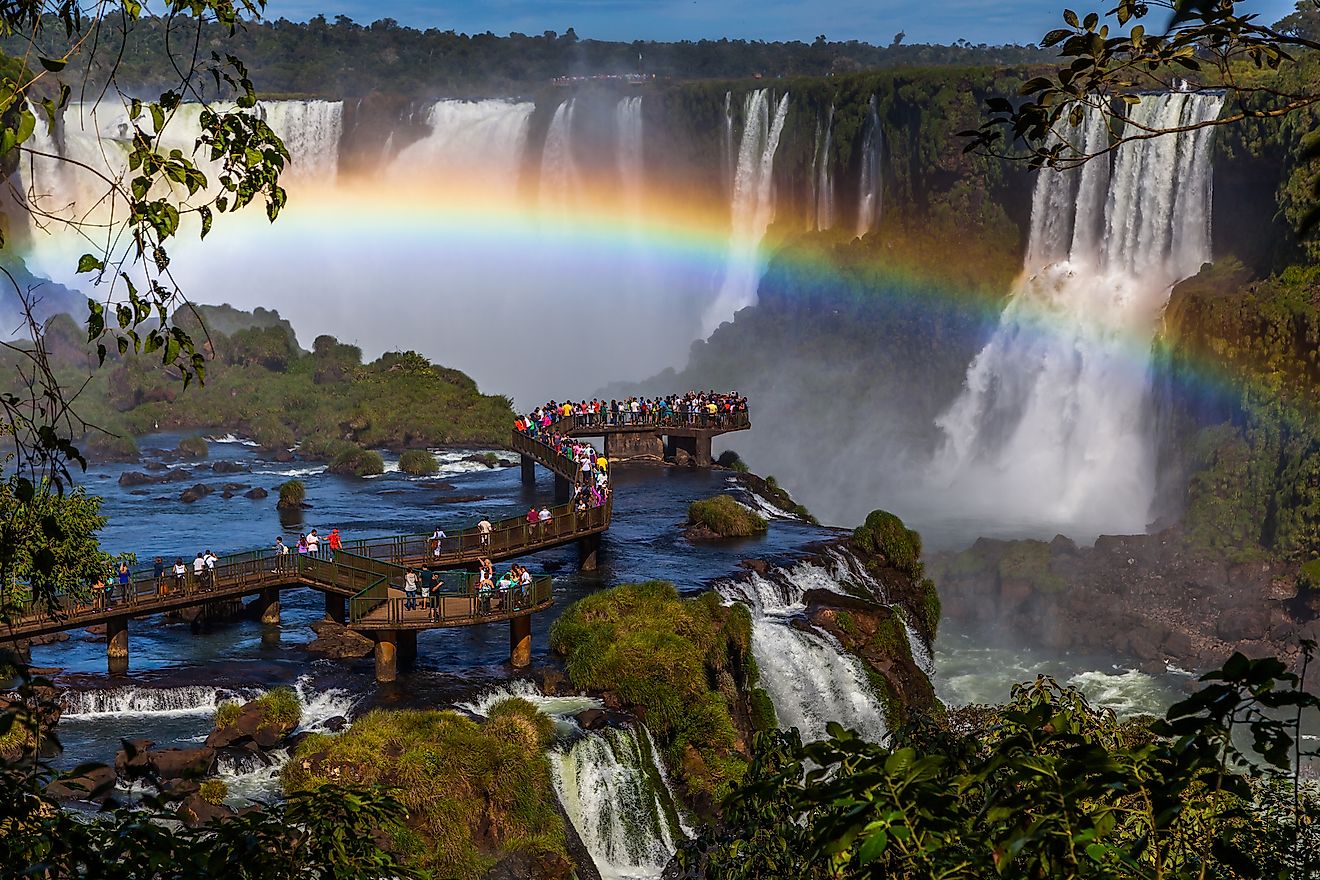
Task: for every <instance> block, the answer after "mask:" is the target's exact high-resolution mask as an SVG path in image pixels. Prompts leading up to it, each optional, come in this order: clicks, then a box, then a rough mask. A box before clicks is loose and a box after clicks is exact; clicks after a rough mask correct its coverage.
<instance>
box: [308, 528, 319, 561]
mask: <svg viewBox="0 0 1320 880" xmlns="http://www.w3.org/2000/svg"><path fill="white" fill-rule="evenodd" d="M320 549H321V536H320V535H318V534H316V529H312V530H311V531H310V532H308V534H307V552H308V554H310V555H312V556H315V555H316V554H317V553H318V552H320Z"/></svg>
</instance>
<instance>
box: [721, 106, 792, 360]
mask: <svg viewBox="0 0 1320 880" xmlns="http://www.w3.org/2000/svg"><path fill="white" fill-rule="evenodd" d="M787 115H788V95H787V94H785V95H784V96H783V97H781V98H780V99H779V102H778V104H774V102H773V98H772V96H771V94H770V90H769V89H757V90H755V91H753V92H751V93H749V94H748V95H747V99H746V101H745V105H744V112H743V131H742V140H741V141H740V142H739V145H738V156H737V164H736V170H735V172H734V176H733V204H732V212H731V213H732V232H731V236H730V243H729V257H728V261H727V262H726V264H725V269H724V280H723V283H722V284H721V285H720V290H719V293H718V294H717V295H716V297H715V302H714V303H713V304H712V305H711V307H710V309H709V310H707V312H706V315H705V318H704V320H703V328H704V335H706V336H709V335H710V334H711V333H713V332H714V331H715V328H717V327H719V325H720V324H722V323H724V322H725V321H727V320H729V319H730V318H731V317H733V315H734V313H735V312H737V311H738V310H739V309H742V308H744V307H746V306H749V305H751V304H753V303H754V302H756V286H757V284H758V283H759V282H760V280H761V269H762V265H761V254H760V246H761V239H762V238H764V237H765V231H766V229H768V228H769V226H770V221H771V220H772V219H774V165H775V152H776V151H777V150H778V149H779V136H780V134H781V133H782V132H783V130H784V120H785V118H786V117H787ZM726 118H727V117H726ZM730 141H732V135H730Z"/></svg>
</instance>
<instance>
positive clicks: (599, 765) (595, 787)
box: [549, 726, 683, 880]
mask: <svg viewBox="0 0 1320 880" xmlns="http://www.w3.org/2000/svg"><path fill="white" fill-rule="evenodd" d="M640 731H641V732H640V734H639V733H638V730H637V729H634V728H622V729H619V728H612V727H611V728H606V729H604V730H602V731H598V732H592V733H588V734H586V735H584V736H581V737H579V738H578V739H577V740H576V741H575V742H573V743H571V744H564V745H561V746H557V747H555V748H553V749H551V751H550V754H549V759H550V776H551V779H552V780H553V782H554V786H555V792H556V793H557V794H558V796H559V802H560V803H561V804H562V805H563V807H564V812H565V813H567V814H568V817H569V819H570V821H572V823H573V827H574V828H576V829H577V832H578V835H579V836H580V837H581V838H582V842H583V843H584V844H586V847H587V850H588V851H589V852H590V853H591V859H592V861H593V862H595V864H596V868H597V869H598V870H599V871H600V873H601V876H602V877H605V878H629V880H632V878H653V877H659V876H660V874H661V872H662V871H663V870H664V868H665V865H667V864H668V863H669V860H670V858H671V857H672V856H673V855H674V851H675V850H676V849H677V848H678V843H677V840H678V838H679V836H680V835H681V834H682V833H683V831H682V826H681V822H680V820H679V817H678V811H677V809H676V806H675V804H674V799H673V794H672V792H670V790H669V787H668V784H667V782H666V780H665V776H664V771H663V769H662V768H661V766H660V762H659V758H658V756H657V755H656V748H655V743H654V742H653V741H652V740H651V734H650V732H649V731H647V730H646V728H645V727H644V726H640Z"/></svg>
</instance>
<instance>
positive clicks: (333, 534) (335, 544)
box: [330, 529, 344, 553]
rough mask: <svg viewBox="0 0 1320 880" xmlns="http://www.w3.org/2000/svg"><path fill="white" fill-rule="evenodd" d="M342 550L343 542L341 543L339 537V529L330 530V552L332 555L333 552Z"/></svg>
mask: <svg viewBox="0 0 1320 880" xmlns="http://www.w3.org/2000/svg"><path fill="white" fill-rule="evenodd" d="M343 549H344V542H343V540H342V539H341V538H340V537H339V529H331V530H330V552H332V553H333V552H334V551H336V550H343Z"/></svg>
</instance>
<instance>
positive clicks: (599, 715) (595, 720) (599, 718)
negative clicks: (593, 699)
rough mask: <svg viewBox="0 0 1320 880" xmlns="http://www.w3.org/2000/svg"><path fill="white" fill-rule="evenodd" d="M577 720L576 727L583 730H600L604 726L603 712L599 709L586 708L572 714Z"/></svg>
mask: <svg viewBox="0 0 1320 880" xmlns="http://www.w3.org/2000/svg"><path fill="white" fill-rule="evenodd" d="M573 718H574V720H575V721H577V723H578V727H581V728H582V729H583V730H600V729H601V728H602V727H604V726H605V723H606V720H607V719H606V717H605V713H604V712H602V711H601V710H599V709H586V710H584V711H582V712H579V713H577V714H576V715H574V716H573Z"/></svg>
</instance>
